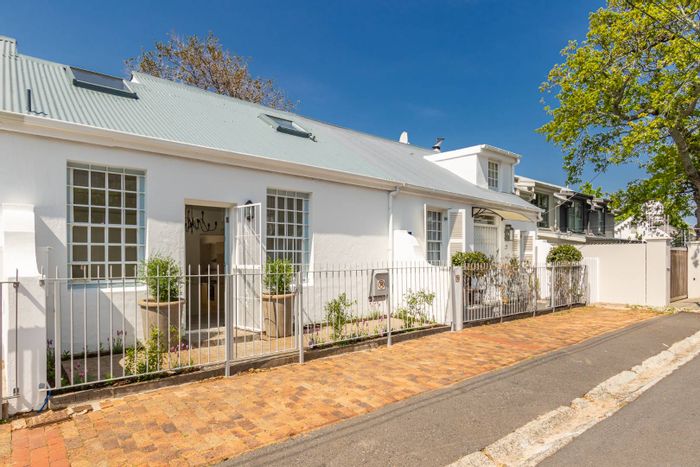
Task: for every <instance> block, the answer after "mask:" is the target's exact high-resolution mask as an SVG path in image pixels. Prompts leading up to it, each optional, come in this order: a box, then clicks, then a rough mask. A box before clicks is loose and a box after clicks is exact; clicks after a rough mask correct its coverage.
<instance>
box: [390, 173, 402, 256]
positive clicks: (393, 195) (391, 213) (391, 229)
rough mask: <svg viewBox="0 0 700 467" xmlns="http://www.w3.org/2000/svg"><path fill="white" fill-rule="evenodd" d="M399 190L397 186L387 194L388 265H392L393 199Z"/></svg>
mask: <svg viewBox="0 0 700 467" xmlns="http://www.w3.org/2000/svg"><path fill="white" fill-rule="evenodd" d="M400 191H401V189H400V188H399V187H398V186H397V187H396V188H395V189H394V191H390V192H389V264H390V265H393V264H394V197H395V196H396V195H398V194H399V192H400Z"/></svg>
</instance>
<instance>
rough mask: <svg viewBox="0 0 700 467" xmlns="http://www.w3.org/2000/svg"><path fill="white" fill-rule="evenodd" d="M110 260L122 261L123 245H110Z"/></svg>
mask: <svg viewBox="0 0 700 467" xmlns="http://www.w3.org/2000/svg"><path fill="white" fill-rule="evenodd" d="M132 248H133V247H132ZM135 259H136V258H134V260H135ZM109 260H110V261H121V260H122V247H121V246H110V247H109Z"/></svg>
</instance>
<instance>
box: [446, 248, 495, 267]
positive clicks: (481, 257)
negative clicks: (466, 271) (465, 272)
mask: <svg viewBox="0 0 700 467" xmlns="http://www.w3.org/2000/svg"><path fill="white" fill-rule="evenodd" d="M492 262H493V260H492V259H491V258H490V257H489V256H486V255H485V254H484V253H482V252H480V251H458V252H457V253H455V254H454V255H452V266H466V265H469V264H491V263H492Z"/></svg>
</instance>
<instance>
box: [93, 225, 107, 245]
mask: <svg viewBox="0 0 700 467" xmlns="http://www.w3.org/2000/svg"><path fill="white" fill-rule="evenodd" d="M90 241H91V242H92V243H104V242H105V229H104V227H92V228H91V229H90Z"/></svg>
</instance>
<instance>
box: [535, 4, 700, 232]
mask: <svg viewBox="0 0 700 467" xmlns="http://www.w3.org/2000/svg"><path fill="white" fill-rule="evenodd" d="M589 21H590V24H589V31H588V34H587V36H586V39H585V40H584V41H583V42H581V43H578V42H576V41H571V42H569V44H568V46H567V47H566V48H564V50H563V51H562V55H563V57H564V59H565V60H564V63H562V64H558V65H555V66H554V68H552V70H551V71H550V73H549V76H548V79H547V81H546V82H545V83H544V84H543V85H542V87H541V90H542V91H543V92H544V93H545V95H547V96H552V95H553V96H555V99H556V101H557V103H558V105H556V106H552V105H548V104H547V105H546V106H545V110H546V111H547V113H548V114H549V115H550V117H551V120H550V121H549V122H548V123H546V124H545V125H544V126H542V127H541V128H540V129H539V131H540V132H542V133H544V134H545V135H546V136H547V139H548V140H549V141H552V142H554V143H556V144H558V145H560V146H561V148H562V149H563V151H564V167H565V169H566V171H567V173H568V182H569V183H578V182H580V181H581V179H582V174H583V172H584V169H585V168H586V167H592V168H593V170H594V171H596V172H604V171H605V170H607V169H608V168H609V167H610V166H613V165H621V164H628V163H633V164H637V165H638V166H639V167H641V168H642V169H644V170H645V171H646V173H647V176H646V177H645V178H639V179H637V180H634V181H632V182H630V183H629V184H628V186H627V188H626V189H625V190H621V191H620V192H618V193H616V194H614V195H613V202H614V204H615V206H616V207H617V208H618V209H619V213H620V215H621V216H627V215H634V216H635V217H637V218H640V217H642V214H643V213H642V207H643V203H644V202H646V201H659V202H661V203H662V204H663V206H664V209H665V211H666V214H667V215H668V216H669V220H670V222H671V223H672V224H673V225H675V226H677V227H682V226H683V224H684V222H683V217H686V216H689V215H692V214H694V215H695V218H696V234H698V233H700V231H698V230H697V229H698V228H700V134H699V131H698V130H699V128H700V110H699V107H698V100H699V99H700V74H699V71H700V0H648V1H645V0H609V1H608V4H607V6H606V7H605V8H601V9H599V10H597V11H595V12H594V13H592V14H591V15H590V17H589ZM545 103H546V102H545Z"/></svg>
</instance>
